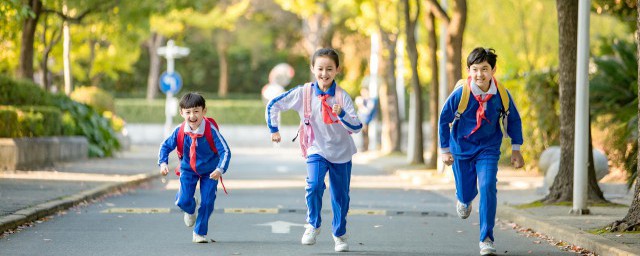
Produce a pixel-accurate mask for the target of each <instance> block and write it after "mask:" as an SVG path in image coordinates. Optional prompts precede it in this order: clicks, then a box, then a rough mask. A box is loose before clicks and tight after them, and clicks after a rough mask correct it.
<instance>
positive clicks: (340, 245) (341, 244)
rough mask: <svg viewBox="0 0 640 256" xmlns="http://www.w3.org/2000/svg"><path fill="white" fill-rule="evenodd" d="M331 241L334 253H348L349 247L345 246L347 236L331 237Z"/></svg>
mask: <svg viewBox="0 0 640 256" xmlns="http://www.w3.org/2000/svg"><path fill="white" fill-rule="evenodd" d="M333 241H334V242H335V243H336V246H335V247H334V249H335V251H336V252H348V251H349V245H348V244H347V236H346V235H344V236H341V237H336V236H334V237H333Z"/></svg>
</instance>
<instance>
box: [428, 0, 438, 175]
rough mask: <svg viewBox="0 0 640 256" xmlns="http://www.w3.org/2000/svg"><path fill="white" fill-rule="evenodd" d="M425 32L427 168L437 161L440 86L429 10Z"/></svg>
mask: <svg viewBox="0 0 640 256" xmlns="http://www.w3.org/2000/svg"><path fill="white" fill-rule="evenodd" d="M426 28H427V31H428V32H427V33H428V35H429V59H430V60H431V61H430V62H431V63H430V64H431V85H430V92H429V123H430V125H431V140H430V142H429V152H430V153H429V154H430V157H429V161H428V162H427V168H428V169H435V168H437V165H438V163H437V161H438V116H439V115H440V111H439V109H438V95H440V88H439V86H438V80H439V78H438V58H437V56H438V38H437V35H436V17H435V16H434V15H433V12H431V11H430V12H429V15H428V20H427V22H426Z"/></svg>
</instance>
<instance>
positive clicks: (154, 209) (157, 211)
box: [102, 208, 171, 214]
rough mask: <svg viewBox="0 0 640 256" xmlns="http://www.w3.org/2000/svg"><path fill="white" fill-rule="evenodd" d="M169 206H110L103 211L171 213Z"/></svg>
mask: <svg viewBox="0 0 640 256" xmlns="http://www.w3.org/2000/svg"><path fill="white" fill-rule="evenodd" d="M170 211H171V209H169V208H110V209H106V210H104V211H102V213H138V214H140V213H169V212H170Z"/></svg>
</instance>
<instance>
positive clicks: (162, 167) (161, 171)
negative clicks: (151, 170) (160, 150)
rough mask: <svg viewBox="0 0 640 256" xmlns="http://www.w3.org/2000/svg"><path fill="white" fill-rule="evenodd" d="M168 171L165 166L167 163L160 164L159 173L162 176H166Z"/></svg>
mask: <svg viewBox="0 0 640 256" xmlns="http://www.w3.org/2000/svg"><path fill="white" fill-rule="evenodd" d="M168 173H169V167H167V164H166V163H162V164H160V174H162V176H167V174H168Z"/></svg>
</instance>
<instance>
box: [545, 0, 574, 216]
mask: <svg viewBox="0 0 640 256" xmlns="http://www.w3.org/2000/svg"><path fill="white" fill-rule="evenodd" d="M556 8H557V12H558V31H559V37H558V39H559V44H560V49H559V54H560V56H559V60H560V65H559V66H560V67H559V77H560V169H559V170H558V174H557V175H556V178H555V180H554V181H553V185H551V187H550V188H549V194H548V195H547V196H546V197H545V198H544V199H542V201H543V202H544V203H546V204H550V203H557V202H566V201H572V200H573V168H574V167H573V150H574V149H573V146H574V129H575V101H576V98H575V96H576V87H575V85H576V58H577V43H578V1H565V0H557V1H556Z"/></svg>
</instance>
